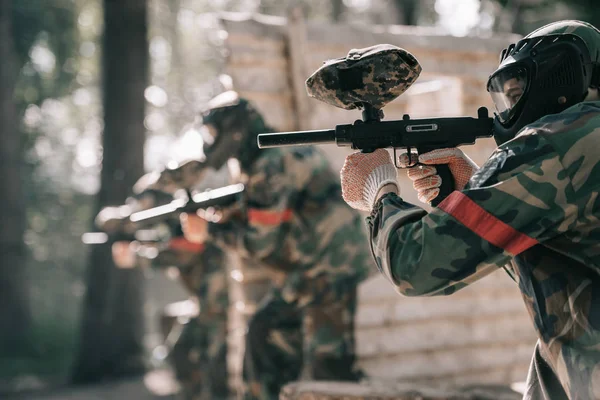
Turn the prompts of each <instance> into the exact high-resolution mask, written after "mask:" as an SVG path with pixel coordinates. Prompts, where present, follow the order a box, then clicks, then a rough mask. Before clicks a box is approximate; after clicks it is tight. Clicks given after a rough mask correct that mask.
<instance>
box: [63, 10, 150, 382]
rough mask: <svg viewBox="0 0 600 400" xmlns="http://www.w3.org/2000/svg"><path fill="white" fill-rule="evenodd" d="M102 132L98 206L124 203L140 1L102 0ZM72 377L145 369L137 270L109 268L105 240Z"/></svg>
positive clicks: (140, 135) (138, 142)
mask: <svg viewBox="0 0 600 400" xmlns="http://www.w3.org/2000/svg"><path fill="white" fill-rule="evenodd" d="M102 67H103V88H104V98H103V104H104V136H103V162H102V174H101V188H100V192H99V194H98V210H99V209H100V208H102V207H104V206H107V205H117V204H123V202H124V200H125V198H126V197H127V195H128V194H129V193H130V192H131V188H132V186H133V184H134V183H135V181H136V180H137V179H138V178H139V177H140V176H141V175H142V174H143V172H144V168H143V167H144V157H143V150H144V139H145V128H144V105H145V100H144V89H145V88H146V85H147V82H148V42H147V5H146V0H104V38H103V54H102ZM93 247H94V249H93V250H92V253H91V259H90V266H89V271H88V276H87V283H88V285H87V293H86V299H85V305H84V307H85V309H84V312H83V319H82V331H81V340H80V348H79V354H78V360H77V362H76V363H75V369H74V374H73V382H74V383H91V382H97V381H101V380H107V379H115V378H122V377H125V376H128V375H133V374H138V373H141V372H143V364H144V363H143V360H144V351H143V344H142V340H143V334H144V317H143V305H144V304H143V303H144V300H143V287H144V286H143V277H142V275H141V272H140V271H139V270H135V269H134V270H119V269H117V268H115V266H114V264H113V262H112V258H111V251H110V246H108V245H106V246H93Z"/></svg>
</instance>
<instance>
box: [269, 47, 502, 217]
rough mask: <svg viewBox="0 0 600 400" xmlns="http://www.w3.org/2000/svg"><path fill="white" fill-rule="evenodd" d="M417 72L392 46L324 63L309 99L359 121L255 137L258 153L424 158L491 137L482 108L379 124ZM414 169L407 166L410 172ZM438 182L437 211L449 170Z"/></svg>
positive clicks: (309, 84)
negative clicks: (352, 152)
mask: <svg viewBox="0 0 600 400" xmlns="http://www.w3.org/2000/svg"><path fill="white" fill-rule="evenodd" d="M420 73H421V66H420V65H419V62H418V61H417V60H416V59H415V58H414V56H413V55H412V54H410V53H409V52H408V51H406V50H404V49H401V48H399V47H396V46H392V45H377V46H372V47H367V48H364V49H358V50H356V49H353V50H351V51H350V52H349V53H348V55H347V56H346V57H345V58H340V59H335V60H331V61H327V62H325V65H323V66H322V67H321V68H319V69H318V70H317V71H316V72H314V73H313V74H312V75H311V76H310V77H309V78H308V79H307V81H306V89H307V92H308V95H309V96H311V97H314V98H316V99H318V100H321V101H323V102H325V103H328V104H331V105H333V106H336V107H340V108H343V109H346V110H352V109H360V110H362V120H357V121H355V122H354V123H353V124H348V125H337V126H336V127H335V129H329V130H313V131H300V132H284V133H264V134H260V135H258V147H260V148H269V147H281V146H297V145H311V144H329V143H335V144H337V145H338V146H341V147H351V148H352V149H357V150H362V151H363V152H372V151H374V150H375V149H378V148H388V147H391V148H393V149H394V162H396V161H397V157H396V149H398V148H400V149H406V150H407V151H408V152H411V150H412V149H415V150H416V151H417V153H419V154H421V153H426V152H429V151H431V150H435V149H442V148H450V147H457V146H460V145H464V144H474V143H475V140H476V139H477V138H483V137H491V136H492V135H493V131H492V125H493V118H490V117H489V116H488V110H487V108H485V107H481V108H479V110H478V111H477V118H471V117H456V118H427V119H411V118H410V117H409V116H408V115H404V117H403V118H402V120H399V121H382V118H383V110H382V108H383V107H384V106H385V105H386V104H387V103H389V102H390V101H392V100H394V99H395V98H396V97H398V96H399V95H401V94H402V93H404V92H405V91H406V90H407V89H408V88H409V87H410V86H411V85H412V84H413V83H414V82H415V81H416V80H417V78H418V77H419V75H420ZM412 166H414V164H413V165H411V167H412ZM436 169H437V172H438V174H439V175H440V177H441V178H442V187H440V194H439V195H438V196H437V197H436V198H435V199H434V200H433V201H432V205H434V206H435V205H437V204H438V203H439V202H440V201H441V200H443V199H444V198H445V197H446V196H448V195H449V194H450V193H451V192H452V191H453V190H454V180H453V179H452V174H451V173H450V170H449V168H448V166H447V165H438V166H436Z"/></svg>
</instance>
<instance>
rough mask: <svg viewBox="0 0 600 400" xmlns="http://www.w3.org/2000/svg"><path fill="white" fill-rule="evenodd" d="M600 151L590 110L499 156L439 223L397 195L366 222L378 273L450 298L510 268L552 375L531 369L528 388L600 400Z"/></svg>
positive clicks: (537, 131) (419, 292) (572, 111)
mask: <svg viewBox="0 0 600 400" xmlns="http://www.w3.org/2000/svg"><path fill="white" fill-rule="evenodd" d="M599 148H600V102H586V103H580V104H578V105H576V106H573V107H571V108H569V109H567V110H566V111H564V112H562V113H560V114H556V115H551V116H547V117H544V118H542V119H540V120H539V121H537V122H536V123H534V124H532V125H529V126H528V127H526V128H525V129H523V130H522V131H521V132H520V133H519V135H518V136H517V137H516V138H515V139H513V140H511V141H509V142H507V143H505V144H503V145H501V146H500V147H499V148H498V149H496V151H495V152H494V153H493V154H492V155H491V157H490V158H489V160H488V161H487V162H486V164H485V165H484V166H483V167H482V168H481V169H480V170H479V171H478V172H477V173H476V174H475V175H474V176H473V177H472V178H471V181H470V182H469V184H468V185H467V187H466V188H465V189H464V190H463V191H455V192H453V193H452V194H451V195H450V196H449V197H448V198H446V199H445V200H444V201H443V202H442V203H440V205H439V206H438V207H437V208H435V209H433V211H432V212H430V213H427V212H425V211H424V210H422V209H421V208H419V207H416V206H414V205H411V204H408V203H406V202H404V201H403V200H402V199H401V198H400V197H398V196H396V195H395V194H388V195H385V196H383V197H382V199H381V200H380V201H379V202H378V203H377V204H376V207H375V209H374V210H373V213H372V215H371V216H370V217H369V218H368V219H367V223H368V227H369V230H370V237H371V249H372V252H373V255H374V257H375V260H376V262H377V264H378V267H379V268H380V270H381V271H382V272H383V273H384V274H385V276H386V277H387V278H388V279H389V280H390V281H391V282H392V283H393V285H394V286H395V287H396V288H397V289H398V290H399V291H400V292H401V293H403V294H405V295H408V296H433V295H449V294H452V293H454V292H455V291H457V290H459V289H461V288H463V287H465V286H466V285H468V284H470V283H472V282H474V281H476V280H478V279H480V278H482V277H484V276H485V275H487V274H489V273H491V272H493V271H495V270H497V269H498V268H500V267H502V266H505V265H506V264H508V263H509V265H506V269H507V271H508V272H509V273H510V274H511V276H512V277H513V278H514V280H515V281H516V282H517V284H518V286H519V289H520V290H521V292H522V295H523V299H524V300H525V304H526V306H527V308H528V311H529V314H530V316H531V319H532V320H533V323H534V326H535V328H536V331H537V334H538V337H539V341H538V351H539V354H540V355H541V356H542V357H543V359H544V360H545V361H546V363H547V364H548V365H549V366H550V368H551V371H549V373H547V376H540V375H543V374H541V373H540V372H539V371H540V370H539V369H536V368H533V369H532V371H530V376H529V381H530V382H529V383H530V385H529V387H530V388H532V386H531V385H534V386H537V387H538V389H539V387H540V386H544V385H547V387H551V386H552V384H554V385H557V383H558V382H559V383H560V385H558V387H559V388H560V386H561V385H562V387H563V388H564V390H565V392H566V393H567V394H568V395H569V397H570V398H572V399H592V398H600V202H599V199H598V188H599V185H600V151H599V150H598V149H599ZM557 380H558V382H557ZM553 382H554V383H553ZM532 390H534V391H535V388H533V389H532ZM559 391H560V390H559ZM541 392H543V388H542V389H541V390H538V392H537V393H538V395H539V393H541ZM555 393H556V392H551V393H550V394H551V395H552V396H550V398H552V399H555V398H561V397H560V395H558V396H555ZM540 397H541V398H544V396H543V395H540ZM533 398H539V397H533Z"/></svg>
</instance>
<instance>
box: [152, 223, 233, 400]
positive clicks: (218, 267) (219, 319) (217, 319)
mask: <svg viewBox="0 0 600 400" xmlns="http://www.w3.org/2000/svg"><path fill="white" fill-rule="evenodd" d="M181 234H183V232H181ZM225 261H226V260H225V255H224V254H223V252H222V251H221V250H220V249H219V248H218V247H216V246H214V245H213V244H211V243H203V244H195V243H191V242H189V241H187V240H186V239H185V238H184V237H183V236H182V235H181V236H176V237H174V238H172V239H171V240H170V241H169V243H168V247H167V248H166V249H163V250H161V251H160V252H159V253H158V256H157V257H156V258H155V259H153V260H152V266H153V267H155V268H168V267H173V266H175V267H177V270H178V272H179V277H180V280H181V282H182V284H183V285H184V287H185V289H186V290H187V291H188V292H189V293H190V295H191V296H192V297H193V299H194V300H195V301H196V302H197V303H198V305H199V313H198V315H197V316H196V317H194V318H191V319H190V320H189V321H187V322H185V323H184V325H183V329H182V331H181V333H180V335H179V337H177V339H176V341H175V342H174V343H167V346H168V347H171V348H170V351H169V355H168V359H169V361H170V363H171V364H172V366H173V369H174V371H175V375H176V378H177V381H178V382H179V383H180V385H181V387H182V392H181V394H182V397H183V398H184V399H186V400H208V399H215V400H226V399H227V398H228V393H229V389H228V381H227V377H228V374H227V311H228V307H229V296H228V285H227V273H226V271H227V269H226V267H225Z"/></svg>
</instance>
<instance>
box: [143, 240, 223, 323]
mask: <svg viewBox="0 0 600 400" xmlns="http://www.w3.org/2000/svg"><path fill="white" fill-rule="evenodd" d="M152 266H153V267H155V268H168V267H176V268H177V269H178V271H179V277H180V279H181V283H182V284H183V286H184V287H185V289H186V290H187V291H188V292H189V293H190V294H191V295H193V296H196V297H197V298H198V300H199V303H200V311H201V313H202V316H206V317H208V318H210V316H213V315H224V314H226V313H227V307H228V306H229V295H228V289H227V266H226V258H225V254H223V252H222V251H221V250H220V249H219V248H218V247H217V246H215V245H213V244H212V243H205V244H195V243H191V242H188V241H187V240H185V239H184V238H183V237H174V238H172V239H171V240H170V241H169V244H168V247H167V248H165V249H162V250H161V251H160V252H159V253H158V255H157V256H156V258H154V259H153V260H152Z"/></svg>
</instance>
